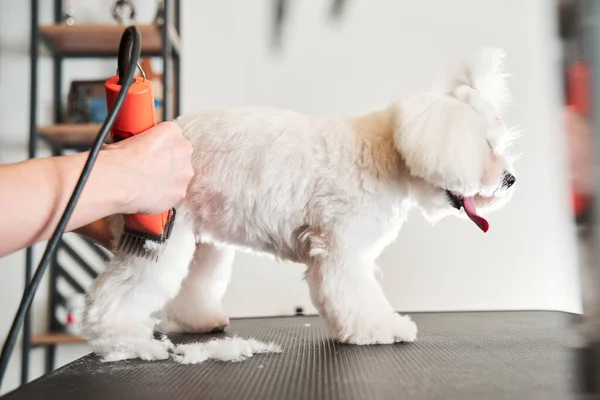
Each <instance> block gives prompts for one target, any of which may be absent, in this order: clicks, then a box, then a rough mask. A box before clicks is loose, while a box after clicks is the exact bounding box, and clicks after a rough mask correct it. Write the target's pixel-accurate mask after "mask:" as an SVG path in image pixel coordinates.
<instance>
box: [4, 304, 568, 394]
mask: <svg viewBox="0 0 600 400" xmlns="http://www.w3.org/2000/svg"><path fill="white" fill-rule="evenodd" d="M411 316H412V318H413V320H414V321H415V322H416V323H417V324H418V327H419V339H418V340H417V341H416V342H414V343H409V344H402V343H400V344H394V345H378V346H351V345H344V344H340V343H338V342H336V341H334V340H331V339H330V338H329V335H328V333H327V331H326V329H325V327H324V325H323V323H322V320H321V319H320V318H319V317H312V316H311V317H282V318H257V319H237V320H236V319H234V320H232V321H231V325H230V327H229V328H228V331H227V332H226V333H224V334H217V335H215V334H211V335H178V336H172V339H173V341H174V342H177V343H182V342H189V341H198V340H208V339H209V338H212V337H219V336H225V335H227V336H233V335H236V334H237V335H238V336H240V337H243V338H250V337H253V338H256V339H258V340H263V341H273V342H275V343H277V344H279V345H281V346H282V348H283V352H282V353H279V354H258V355H255V356H254V357H252V358H249V359H247V360H244V361H241V362H236V363H232V362H223V361H214V360H209V361H205V362H204V363H201V364H196V365H190V364H188V365H184V364H178V363H176V362H175V361H174V360H164V361H152V362H148V361H140V360H129V361H123V362H116V363H102V362H100V361H99V359H98V358H97V357H96V356H94V355H88V356H85V357H83V358H81V359H79V360H76V361H74V362H72V363H70V364H68V365H65V366H64V367H62V368H59V369H57V370H56V371H54V372H52V373H50V374H48V375H46V376H43V377H41V378H39V379H37V380H35V381H33V382H31V383H29V384H27V385H25V386H23V387H21V388H19V389H17V390H16V391H14V392H12V393H9V394H7V395H6V396H5V397H3V399H6V400H25V399H85V400H96V399H113V400H114V399H244V400H251V399H261V400H262V399H286V400H287V399H345V400H347V399H444V400H449V399H461V400H466V399H567V398H575V397H574V395H573V392H572V390H573V387H574V384H575V382H576V381H577V379H578V376H577V368H576V366H577V358H576V357H575V355H576V354H577V353H576V351H575V349H574V348H572V347H570V346H569V337H570V335H571V334H572V321H573V318H574V316H573V315H571V314H567V313H560V312H549V311H517V312H453V313H416V314H411Z"/></svg>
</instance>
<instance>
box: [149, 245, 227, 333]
mask: <svg viewBox="0 0 600 400" xmlns="http://www.w3.org/2000/svg"><path fill="white" fill-rule="evenodd" d="M234 256H235V249H233V248H232V247H227V246H215V245H212V244H208V243H199V244H198V245H197V247H196V253H195V255H194V259H193V260H192V262H191V264H190V272H189V274H188V276H187V277H186V278H185V280H184V281H183V283H182V285H181V290H180V292H179V293H178V294H177V296H176V297H175V298H174V299H173V300H171V301H170V302H169V303H168V304H167V305H166V306H165V309H164V311H163V316H164V318H165V319H164V320H163V321H161V323H160V325H159V329H160V330H162V331H163V332H217V331H222V330H224V329H225V328H226V327H227V326H228V325H229V318H228V317H227V315H226V314H225V313H224V312H223V308H222V305H221V299H222V298H223V295H224V294H225V291H226V289H227V285H228V284H229V280H230V277H231V267H232V264H233V259H234Z"/></svg>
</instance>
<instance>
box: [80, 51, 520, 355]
mask: <svg viewBox="0 0 600 400" xmlns="http://www.w3.org/2000/svg"><path fill="white" fill-rule="evenodd" d="M504 57H505V55H504V52H503V51H501V50H498V49H486V50H484V51H482V52H481V53H480V54H479V56H478V58H477V59H476V60H474V62H471V63H467V64H465V65H464V66H463V67H461V68H460V69H459V70H458V72H457V73H456V74H453V75H452V78H451V79H450V80H449V81H448V82H447V83H446V84H445V85H443V87H442V88H441V90H437V91H431V92H425V93H420V94H417V95H415V96H413V97H409V98H407V99H404V100H402V101H398V102H396V103H393V104H391V105H390V106H389V107H388V108H386V109H383V110H379V111H376V112H372V113H370V114H366V115H362V116H357V117H337V116H323V117H314V116H305V115H300V114H297V113H294V112H291V111H281V110H275V109H268V108H239V109H229V110H218V111H207V112H202V113H199V114H196V115H187V116H183V117H180V118H179V119H178V120H177V122H178V123H179V124H180V125H181V127H182V128H183V131H184V132H185V135H186V137H187V138H188V139H189V140H190V141H191V142H192V143H193V146H194V149H195V151H194V160H193V162H194V167H195V177H194V178H193V180H192V182H191V183H190V186H189V190H188V194H187V197H186V199H185V201H184V202H183V203H182V204H181V205H180V206H179V207H178V209H177V217H176V220H175V224H174V227H173V231H172V233H171V237H170V239H169V241H168V242H167V243H166V244H165V245H164V246H163V248H162V254H161V256H160V259H159V261H158V262H153V261H148V260H145V259H143V258H138V257H136V256H132V255H128V254H122V253H118V252H117V253H116V254H115V255H114V258H113V259H112V260H111V262H110V263H109V265H108V268H107V270H106V272H104V273H103V274H102V275H101V276H100V277H99V278H98V279H97V281H96V282H95V283H94V285H93V286H92V287H91V289H90V290H89V293H88V301H87V308H86V311H85V317H84V323H83V328H84V332H85V337H86V338H87V339H88V342H89V343H90V344H91V345H92V347H93V349H94V351H95V352H96V353H97V354H99V355H102V356H103V357H104V359H105V360H121V359H127V358H142V359H146V360H152V359H164V358H167V357H169V351H168V350H169V348H170V347H171V346H172V345H171V343H170V342H169V341H168V340H162V341H161V340H156V339H155V338H154V336H153V332H154V330H155V329H157V328H158V329H159V330H162V331H163V332H210V331H214V330H222V329H224V328H225V327H226V326H227V325H228V323H229V320H228V317H227V316H226V315H225V313H224V312H223V309H222V307H221V298H222V296H223V294H224V293H225V290H226V288H227V284H228V282H229V279H230V273H231V266H232V262H233V258H234V252H235V250H236V249H242V250H248V251H251V252H257V253H263V254H267V255H271V256H274V257H276V258H277V259H281V260H290V261H293V262H298V263H303V264H305V265H306V268H307V269H306V281H307V283H308V286H309V289H310V295H311V300H312V302H313V304H314V306H315V307H316V308H317V309H318V311H319V313H320V315H321V316H322V317H323V318H324V320H325V322H326V324H327V326H328V328H329V329H330V331H331V333H332V335H333V336H334V337H335V338H337V339H338V340H340V341H342V342H345V343H352V344H360V345H365V344H375V343H380V344H381V343H394V342H398V341H405V342H411V341H414V340H415V339H416V336H417V327H416V325H415V324H414V322H412V321H411V319H410V318H409V317H408V316H403V315H400V314H397V313H396V312H395V310H394V309H393V308H392V306H391V305H390V304H389V303H388V301H387V300H386V297H385V296H384V294H383V292H382V290H381V287H380V285H379V283H378V282H377V280H376V278H375V274H374V273H375V270H376V265H375V262H374V260H375V259H376V257H377V256H378V255H379V254H380V253H381V252H382V250H383V249H384V248H385V247H386V246H387V245H389V244H390V243H391V242H392V241H394V239H395V238H396V236H397V234H398V233H399V230H400V227H401V226H402V223H403V222H404V221H405V219H406V218H407V214H408V212H409V209H411V208H412V207H414V206H416V207H418V208H420V209H421V210H422V212H423V213H424V214H425V216H426V217H427V218H428V219H429V220H431V221H436V220H439V219H440V218H442V217H444V216H448V215H456V216H468V217H469V218H471V220H473V221H474V222H475V223H476V224H477V226H479V227H480V228H481V229H482V230H484V231H486V230H487V228H488V226H487V222H486V220H485V219H483V217H482V216H481V215H483V214H485V213H486V212H489V211H491V210H494V209H497V208H498V207H500V206H502V205H503V204H504V203H506V201H507V200H508V199H509V197H510V195H511V192H512V190H511V186H512V185H513V183H514V182H515V177H514V175H513V172H512V159H511V157H510V156H509V155H508V154H507V153H506V149H507V145H508V144H509V142H510V141H511V140H512V139H513V138H514V136H515V135H514V133H515V132H514V131H513V130H511V129H508V128H506V127H505V126H504V124H503V120H502V118H501V114H502V112H503V109H504V108H505V106H506V105H507V104H508V101H509V100H510V99H509V97H510V96H509V93H508V90H507V87H506V83H505V78H506V76H505V73H504V71H503V63H504ZM121 228H122V222H121V224H120V225H117V226H116V227H115V232H116V233H117V235H118V234H119V232H120V229H121ZM157 315H158V316H160V317H161V318H162V319H160V320H157V319H156V317H157ZM157 321H158V323H157Z"/></svg>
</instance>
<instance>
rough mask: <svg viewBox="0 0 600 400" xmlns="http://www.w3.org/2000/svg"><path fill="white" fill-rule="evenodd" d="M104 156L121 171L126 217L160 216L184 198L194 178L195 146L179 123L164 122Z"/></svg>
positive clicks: (120, 177)
mask: <svg viewBox="0 0 600 400" xmlns="http://www.w3.org/2000/svg"><path fill="white" fill-rule="evenodd" d="M103 152H104V153H105V154H104V155H105V157H107V158H108V162H109V163H112V164H113V167H115V168H117V169H118V171H117V172H116V173H117V175H115V179H118V180H119V183H120V184H118V185H116V186H115V188H119V189H122V190H124V197H123V204H122V206H123V211H122V213H123V214H138V213H139V214H158V213H161V212H163V211H166V210H168V209H170V208H171V207H173V206H175V205H177V204H178V203H179V202H181V201H182V200H183V199H184V198H185V195H186V192H187V187H188V184H189V182H190V180H191V179H192V177H193V175H194V170H193V168H192V164H191V156H192V145H191V143H190V142H189V141H188V140H187V139H186V138H185V137H184V136H183V135H182V132H181V128H180V127H179V125H177V124H176V123H174V122H163V123H161V124H159V125H157V126H155V127H152V128H150V129H148V130H147V131H145V132H143V133H141V134H139V135H135V136H133V137H130V138H128V139H125V140H122V141H120V142H117V143H114V144H110V145H108V146H106V150H104V151H103ZM121 186H122V188H121ZM119 189H117V190H119Z"/></svg>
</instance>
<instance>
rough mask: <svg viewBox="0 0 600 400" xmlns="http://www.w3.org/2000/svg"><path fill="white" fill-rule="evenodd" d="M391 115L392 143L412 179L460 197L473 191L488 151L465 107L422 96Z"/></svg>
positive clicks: (475, 117) (480, 127) (478, 123)
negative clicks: (447, 190) (457, 194)
mask: <svg viewBox="0 0 600 400" xmlns="http://www.w3.org/2000/svg"><path fill="white" fill-rule="evenodd" d="M395 115H396V120H395V124H394V141H395V145H396V148H397V150H398V152H399V153H400V155H401V157H402V158H403V159H404V162H405V163H406V165H407V167H408V169H409V172H410V173H411V175H413V176H416V177H419V178H421V179H424V180H425V181H427V182H429V183H431V184H433V185H435V186H438V187H440V188H444V189H449V190H454V191H458V192H460V193H463V194H465V195H468V194H475V193H476V192H477V191H478V189H479V187H480V184H481V177H482V176H483V173H484V170H485V166H486V162H487V160H488V159H489V158H490V155H491V151H492V150H491V147H490V146H489V144H488V141H487V137H486V128H485V123H484V122H483V121H482V117H481V116H480V115H479V114H478V113H476V112H474V111H473V108H472V107H471V106H470V105H468V104H467V103H465V102H463V101H460V100H458V99H456V98H454V97H452V96H448V95H444V94H436V93H422V94H418V95H415V96H412V97H410V98H408V99H407V100H405V101H403V102H401V103H400V104H399V107H398V109H397V111H396V113H395Z"/></svg>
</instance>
